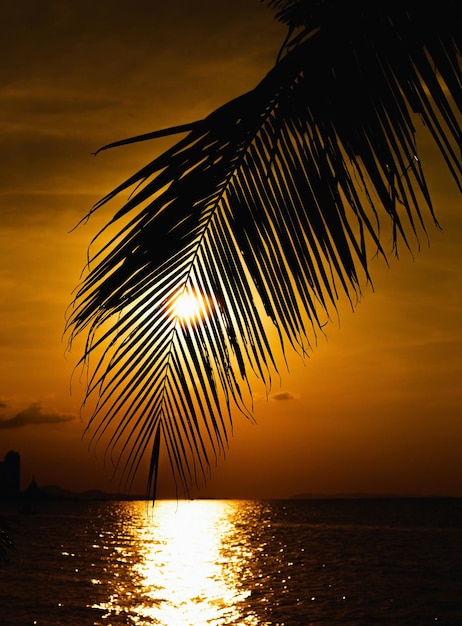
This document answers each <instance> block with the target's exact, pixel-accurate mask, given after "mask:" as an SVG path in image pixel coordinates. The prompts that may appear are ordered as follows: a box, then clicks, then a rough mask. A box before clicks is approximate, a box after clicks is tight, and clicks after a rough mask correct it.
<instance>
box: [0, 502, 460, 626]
mask: <svg viewBox="0 0 462 626" xmlns="http://www.w3.org/2000/svg"><path fill="white" fill-rule="evenodd" d="M12 521H13V529H14V536H15V539H16V544H17V547H16V550H15V551H14V552H12V554H11V558H10V562H9V563H8V564H7V565H4V566H0V624H1V626H30V625H33V624H37V625H39V626H57V625H63V626H64V625H65V626H86V625H92V626H96V625H98V626H100V625H101V626H103V625H104V626H109V625H116V624H117V625H118V624H124V625H137V626H142V625H147V624H162V625H164V626H176V625H178V626H192V625H209V624H210V625H213V626H225V625H226V626H228V625H230V624H236V625H240V624H249V625H250V624H252V625H256V626H257V625H258V626H260V625H267V624H272V625H273V624H274V625H283V624H284V625H307V626H308V625H319V624H322V625H326V626H337V625H339V626H340V625H341V626H360V625H364V626H366V625H367V626H376V625H379V624H386V625H387V626H406V625H408V624H409V625H411V624H412V625H415V626H425V625H427V624H428V625H433V626H435V625H437V626H443V625H445V626H449V625H450V626H461V625H462V500H445V499H435V500H432V499H424V500H420V499H415V500H414V499H412V500H336V501H333V500H324V501H311V500H292V501H287V500H286V501H239V500H195V501H191V502H179V503H177V502H173V501H162V502H159V503H157V504H156V506H155V508H154V511H152V509H151V507H150V505H149V504H146V503H145V502H110V503H76V502H67V503H66V502H64V503H47V504H43V505H42V506H41V508H40V510H39V512H38V513H37V514H34V515H17V516H16V517H15V518H14V519H13V520H12Z"/></svg>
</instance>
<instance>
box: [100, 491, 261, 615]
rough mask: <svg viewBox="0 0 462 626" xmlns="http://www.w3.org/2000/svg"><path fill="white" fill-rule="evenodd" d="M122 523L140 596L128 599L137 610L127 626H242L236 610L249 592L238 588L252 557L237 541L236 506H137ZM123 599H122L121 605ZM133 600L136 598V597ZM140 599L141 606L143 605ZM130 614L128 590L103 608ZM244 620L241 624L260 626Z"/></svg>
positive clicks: (169, 503)
mask: <svg viewBox="0 0 462 626" xmlns="http://www.w3.org/2000/svg"><path fill="white" fill-rule="evenodd" d="M126 510H127V512H128V511H130V513H129V519H125V520H124V521H123V527H124V532H125V533H127V532H129V533H130V535H132V538H133V545H135V546H136V558H135V559H134V561H135V562H134V564H133V565H132V570H133V575H134V576H133V577H134V579H136V580H137V582H136V586H137V587H138V593H136V594H129V595H131V597H132V602H135V603H136V606H133V605H132V607H131V609H132V610H131V611H130V613H131V615H132V619H133V616H134V615H136V616H137V617H135V618H134V619H133V622H132V623H139V624H145V623H149V624H167V625H168V626H176V625H178V626H179V625H181V626H184V625H186V624H187V625H189V626H195V625H197V626H199V625H201V626H203V625H204V624H212V625H218V624H220V625H224V624H228V623H240V622H238V621H236V620H238V619H239V617H240V612H239V610H238V608H237V606H236V605H237V604H238V603H239V602H241V601H242V600H245V598H246V597H248V596H249V595H250V593H251V591H250V589H248V588H247V589H246V588H245V586H242V585H240V584H239V582H240V580H241V575H242V573H243V572H242V570H243V568H245V567H246V565H245V563H246V562H248V561H249V559H250V558H251V556H252V555H251V554H250V553H249V552H250V551H249V548H248V547H246V543H245V542H242V541H236V538H237V537H236V528H235V524H234V521H233V520H234V519H235V517H236V515H237V516H239V513H238V511H239V504H238V502H234V501H217V500H211V501H208V500H194V501H179V502H177V501H171V500H165V501H159V502H157V503H156V504H155V506H154V509H152V505H151V504H150V503H145V502H134V503H132V504H131V506H130V509H126ZM122 596H124V598H125V599H124V600H122ZM135 598H136V599H135ZM142 598H144V601H140V599H142ZM121 601H122V604H124V605H125V607H124V609H126V608H127V604H126V603H127V588H126V585H125V584H124V582H123V581H120V589H119V593H114V594H113V595H112V596H111V598H110V599H109V601H108V602H107V603H104V604H100V605H99V608H104V609H106V610H107V612H108V616H109V615H110V614H112V615H114V614H118V613H120V612H121V609H122V607H121V606H118V604H120V603H121ZM258 623H259V622H258V620H257V618H256V616H255V621H254V619H253V618H252V617H250V616H249V615H247V616H246V619H245V624H249V625H253V624H255V625H256V624H258Z"/></svg>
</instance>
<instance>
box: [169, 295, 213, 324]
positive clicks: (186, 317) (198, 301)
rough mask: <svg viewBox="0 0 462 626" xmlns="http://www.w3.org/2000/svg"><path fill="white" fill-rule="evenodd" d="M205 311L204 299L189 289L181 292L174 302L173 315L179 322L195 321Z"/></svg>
mask: <svg viewBox="0 0 462 626" xmlns="http://www.w3.org/2000/svg"><path fill="white" fill-rule="evenodd" d="M204 313H205V306H204V301H203V298H202V297H201V296H198V295H196V294H194V293H192V292H191V291H185V292H183V293H182V294H181V295H180V296H179V297H178V299H177V300H176V302H175V305H174V308H173V315H174V317H177V318H178V319H179V320H180V321H181V322H197V321H198V320H200V319H201V318H202V317H203V316H204Z"/></svg>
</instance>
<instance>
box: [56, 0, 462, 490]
mask: <svg viewBox="0 0 462 626" xmlns="http://www.w3.org/2000/svg"><path fill="white" fill-rule="evenodd" d="M269 5H270V6H271V7H273V8H274V9H276V12H277V13H276V17H277V19H279V20H281V21H282V22H284V23H286V24H287V25H288V37H287V39H286V42H285V43H284V45H283V47H282V49H281V53H280V56H279V58H278V59H277V62H276V64H275V66H274V68H273V69H272V70H271V71H270V72H269V73H268V74H267V76H266V77H264V79H263V80H262V81H261V83H260V84H259V85H257V86H256V87H255V88H254V89H253V90H252V91H250V92H248V93H246V94H243V95H242V96H240V97H238V98H236V99H234V100H232V101H230V102H228V103H226V104H224V105H223V106H222V107H220V108H218V109H217V110H215V111H213V112H212V113H211V114H210V115H208V117H206V118H205V119H202V120H199V121H195V122H192V123H191V124H187V125H184V126H179V127H173V128H171V129H164V130H161V131H157V132H153V133H148V134H146V135H142V136H140V137H134V138H131V139H126V140H122V141H119V142H116V143H114V144H110V145H109V146H105V147H104V148H102V149H106V148H109V147H114V146H121V145H125V144H128V143H133V142H136V141H142V140H152V139H155V138H156V137H160V136H164V135H168V134H172V135H173V134H176V133H183V136H182V137H181V138H180V139H179V140H178V141H177V142H176V143H175V145H173V147H171V148H170V149H168V150H166V151H165V152H164V153H163V154H161V155H160V156H158V157H157V158H155V159H154V160H153V161H151V162H150V163H149V164H147V165H146V166H145V167H143V168H142V169H141V170H140V171H139V172H137V173H136V174H134V175H133V176H131V177H130V178H129V179H128V180H127V181H125V182H124V183H123V184H121V185H120V186H118V187H117V188H116V189H114V191H112V192H111V193H109V194H108V195H107V196H105V197H104V198H102V199H101V200H100V201H99V202H98V203H97V204H96V205H95V206H94V207H93V209H92V210H91V211H90V214H89V215H91V213H93V211H96V210H98V209H99V208H100V207H102V206H103V205H105V204H106V203H108V202H109V201H113V200H116V199H117V198H119V197H121V195H122V194H123V193H125V192H131V195H130V196H129V197H128V199H127V200H126V201H123V202H122V203H121V206H120V208H118V210H117V211H116V212H115V215H114V217H113V219H112V220H111V221H110V223H109V224H108V226H107V227H106V228H105V229H103V230H102V231H101V232H100V233H99V235H98V237H97V238H96V241H101V242H102V243H101V244H100V247H99V249H97V251H96V252H94V253H93V254H92V255H91V258H90V259H89V266H88V271H87V273H86V275H85V277H84V279H83V281H82V283H81V285H80V286H79V287H78V290H77V292H76V294H75V300H74V302H73V308H72V310H71V313H70V316H69V319H68V322H67V330H68V331H69V332H70V337H71V341H72V340H73V339H74V338H75V337H76V336H77V335H79V334H81V333H85V334H86V336H87V342H86V345H85V349H84V354H83V356H82V360H81V363H84V364H86V363H87V362H88V359H89V357H90V356H91V355H93V354H94V355H97V357H96V358H97V361H96V364H95V366H94V367H92V369H91V374H90V376H89V380H88V388H87V397H90V396H92V397H93V396H96V397H97V404H96V408H95V410H94V412H93V415H92V418H91V420H90V424H92V425H94V426H95V432H94V433H93V438H95V439H96V440H98V438H99V437H102V436H105V435H106V434H109V448H108V449H109V450H110V451H111V453H112V454H113V455H115V457H114V462H115V463H116V465H119V464H121V463H122V469H123V472H124V475H125V476H126V478H127V479H129V480H132V479H133V477H134V475H135V474H136V472H137V471H138V469H139V465H140V462H141V459H142V458H143V456H144V454H145V453H146V451H149V450H150V453H151V463H150V468H149V476H148V483H149V484H148V488H149V490H150V493H151V495H152V496H153V497H154V498H155V496H156V484H157V474H158V469H159V458H160V454H161V450H163V449H165V450H166V452H167V454H168V458H169V462H170V466H171V469H172V471H173V474H174V476H175V479H176V482H177V484H178V485H179V486H181V487H182V488H183V490H184V491H185V492H186V493H188V491H189V489H190V488H191V486H192V485H193V484H195V483H196V482H197V481H198V480H199V479H201V477H202V476H207V475H208V474H209V471H210V468H211V466H212V465H213V464H214V463H215V462H216V459H217V458H218V457H219V456H220V455H222V454H223V453H224V452H225V451H226V448H227V446H228V437H229V432H230V430H231V428H232V415H233V407H237V408H238V409H239V410H240V411H241V412H243V413H244V414H245V415H247V416H248V417H251V412H250V411H249V410H248V409H247V404H248V403H247V401H246V399H245V398H246V397H247V394H248V390H249V388H250V383H251V380H253V377H258V378H259V379H261V381H262V382H263V384H265V385H266V386H267V387H269V385H270V384H271V376H272V373H273V372H275V371H277V366H278V363H277V362H276V361H277V359H276V357H275V355H274V354H273V351H272V347H271V346H272V344H271V343H270V340H269V338H268V328H269V327H272V328H274V329H276V331H277V333H278V334H279V337H280V341H281V345H282V349H283V351H284V350H285V349H286V344H289V345H291V346H292V347H293V348H294V349H295V350H297V351H299V352H301V353H302V354H303V353H304V352H305V351H306V350H307V348H308V347H309V346H310V342H311V341H312V340H313V338H315V337H316V333H317V332H319V331H320V330H321V329H322V326H323V324H324V323H325V320H326V318H328V317H329V315H331V314H332V313H333V312H335V310H336V307H337V302H338V299H339V298H340V297H345V296H346V298H348V299H349V300H350V302H351V304H352V306H354V304H355V303H356V301H357V299H358V297H359V295H360V293H361V285H362V283H363V281H369V280H370V276H369V259H370V258H371V257H372V256H373V255H375V254H380V255H382V256H383V257H384V258H386V257H387V255H388V251H385V250H384V248H383V247H382V244H381V239H380V234H381V229H383V228H387V227H391V232H392V240H393V252H392V253H397V252H398V250H399V246H402V245H404V246H405V247H408V248H411V247H412V245H413V241H414V242H417V243H418V241H419V239H420V238H421V237H422V236H424V237H426V228H425V222H426V220H427V218H428V217H429V218H430V220H431V221H434V222H435V223H436V219H435V216H434V213H433V208H432V203H431V198H430V194H429V191H428V189H427V185H426V182H425V178H424V175H423V170H422V165H421V160H420V157H419V150H418V147H417V143H416V132H415V128H414V124H415V120H416V119H417V118H420V119H421V120H422V121H423V122H424V124H425V125H426V127H427V128H428V130H429V132H430V133H431V136H432V137H433V139H434V141H435V142H436V144H437V146H438V148H439V151H440V154H441V156H442V159H443V162H444V163H445V164H446V165H447V167H448V168H449V170H450V171H451V173H452V175H453V177H454V178H455V180H456V182H457V185H458V186H459V189H460V188H461V173H462V169H461V162H460V159H459V156H458V153H457V150H458V149H459V148H460V123H459V122H460V118H458V117H457V112H458V111H459V112H460V104H461V71H460V64H459V62H460V56H459V55H460V49H461V48H460V34H461V31H460V29H459V28H457V25H458V24H459V22H458V17H457V13H458V11H457V10H456V3H455V2H451V1H447V0H443V1H442V2H438V5H436V3H433V2H430V3H426V4H425V5H423V4H422V3H420V2H419V3H418V2H412V1H411V2H405V1H403V2H400V3H390V2H380V1H379V2H374V3H371V2H369V1H360V0H354V1H351V2H344V1H343V0H342V1H340V0H337V1H335V0H329V1H328V0H317V1H311V2H308V1H305V2H304V1H302V0H292V1H290V0H273V1H272V2H269ZM458 147H459V148H458ZM425 214H426V216H425ZM114 226H118V230H117V232H116V234H115V235H114V234H111V235H110V236H108V237H107V238H106V239H104V238H103V237H104V236H105V235H106V233H107V229H108V228H109V227H110V228H113V227H114ZM111 233H112V231H111ZM183 293H194V294H198V295H200V296H201V298H202V308H203V311H202V316H201V317H200V318H199V319H196V320H195V321H194V320H193V321H184V320H182V319H181V318H180V317H179V315H178V314H176V313H175V302H176V300H177V299H178V298H179V297H180V296H181V294H183ZM268 321H269V322H270V324H269V325H268ZM122 459H123V461H122Z"/></svg>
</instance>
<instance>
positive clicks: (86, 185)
mask: <svg viewBox="0 0 462 626" xmlns="http://www.w3.org/2000/svg"><path fill="white" fill-rule="evenodd" d="M160 4H162V5H163V6H159V5H160ZM2 23H3V34H2V40H1V43H0V46H1V47H2V50H1V51H0V52H1V57H2V60H3V63H2V65H1V67H0V75H1V80H0V91H1V94H0V102H1V105H0V106H1V113H2V114H1V115H0V126H1V132H0V137H1V142H2V144H3V145H2V147H1V150H0V159H1V164H0V172H1V188H0V216H1V222H0V229H1V241H2V246H1V251H0V256H1V266H0V289H1V294H2V297H1V300H0V333H1V336H0V351H1V356H0V367H1V378H0V458H2V457H3V455H4V454H5V453H6V452H7V451H8V450H10V449H13V450H17V451H18V452H19V453H20V454H21V460H22V486H23V487H25V486H27V484H28V482H29V481H30V479H31V478H32V476H33V475H35V478H36V480H37V482H38V483H39V484H40V485H46V484H59V485H61V486H63V487H66V488H69V489H73V490H76V491H81V490H84V489H87V488H93V487H97V488H102V489H105V490H108V491H109V490H117V489H118V483H117V481H113V482H112V483H111V482H110V476H111V472H110V469H109V468H107V469H104V467H103V459H102V456H103V455H102V451H100V453H99V455H98V458H97V459H95V457H94V455H93V454H92V453H88V451H87V443H88V442H87V441H86V440H85V441H84V442H83V443H82V442H81V435H82V432H83V429H84V425H85V420H86V418H87V417H88V414H86V413H84V414H83V416H82V417H81V416H80V411H79V407H80V403H81V401H82V399H83V392H84V386H83V384H80V383H79V381H78V379H74V382H73V384H72V395H71V394H70V380H71V374H72V369H73V366H74V365H75V363H76V361H77V359H78V358H79V356H80V352H79V350H78V345H76V346H75V348H74V349H73V351H72V352H71V354H67V355H66V354H65V349H66V343H65V341H63V339H62V333H63V328H64V316H65V309H66V307H67V306H68V304H69V303H70V301H71V298H72V296H71V292H72V290H73V289H74V287H75V286H76V285H77V283H78V280H79V275H80V271H81V269H82V267H83V264H84V262H85V254H86V247H87V245H88V243H89V241H90V239H91V237H92V236H93V235H94V234H95V233H96V232H97V230H98V227H99V226H100V225H102V223H103V222H105V221H106V220H107V219H108V218H109V216H110V210H111V207H109V208H108V209H106V210H105V211H103V212H102V213H101V215H97V216H95V218H94V219H92V220H91V221H90V222H89V223H88V224H86V225H83V226H80V227H79V228H78V229H77V230H75V231H72V232H70V231H71V229H72V228H73V227H74V226H75V224H76V223H77V222H78V221H79V220H80V219H81V218H82V217H83V216H84V215H85V213H86V212H87V211H88V210H89V208H90V207H91V206H92V204H93V203H94V202H96V201H97V200H98V199H99V198H100V197H101V196H103V195H104V194H105V193H106V192H108V191H110V190H111V189H112V188H113V187H114V186H116V184H118V183H119V182H121V181H122V180H124V179H125V178H126V177H128V176H129V175H130V174H131V173H133V172H134V171H135V170H136V169H137V168H138V167H139V166H141V165H142V164H144V162H145V161H147V159H149V158H151V157H152V156H153V155H155V154H156V153H157V152H158V151H159V150H161V149H162V147H163V146H166V145H167V144H166V143H162V142H161V141H159V142H157V143H149V144H145V145H141V144H135V145H134V146H130V147H126V148H119V149H116V150H113V151H109V152H106V153H102V154H100V155H99V156H98V157H97V158H93V157H92V156H90V153H91V152H93V151H94V150H95V149H97V148H98V147H100V146H101V145H104V144H105V143H108V142H111V141H114V140H117V139H121V138H124V137H129V136H132V135H136V134H140V133H144V132H148V131H150V130H154V129H157V128H162V127H165V126H171V125H176V124H181V123H185V122H189V121H193V120H195V119H197V118H201V117H203V116H204V115H206V114H207V113H209V112H210V111H211V110H212V109H213V108H215V107H216V106H218V105H220V104H222V103H223V102H225V101H226V100H228V99H229V98H231V97H233V96H236V95H239V94H240V93H242V92H244V91H246V90H248V89H250V88H252V87H253V86H254V85H255V84H256V83H257V82H258V81H259V80H260V79H261V78H262V77H263V75H264V74H265V73H266V72H267V71H268V70H269V69H270V67H271V65H272V64H273V63H274V60H275V56H276V53H277V50H278V48H279V45H280V43H281V42H282V40H283V37H284V34H285V31H284V29H283V28H282V26H281V25H279V24H277V23H276V22H275V21H274V20H273V16H272V12H271V11H269V10H268V9H267V8H266V7H265V6H264V5H260V4H259V2H257V1H256V0H255V1H254V2H252V1H251V0H239V1H237V2H234V3H217V2H214V1H213V0H207V1H206V0H201V1H200V2H194V3H190V2H186V0H171V1H170V2H168V3H153V2H151V1H149V2H148V1H147V0H134V1H133V2H130V3H127V2H120V1H119V0H112V1H111V2H109V1H106V0H101V1H100V2H94V1H93V2H89V1H88V0H83V1H82V0H81V1H79V2H78V3H64V6H63V3H59V2H55V1H52V0H44V1H43V2H40V3H36V2H34V1H33V0H18V2H16V3H7V5H6V6H5V7H4V10H3V15H2ZM420 130H422V129H420ZM418 139H419V135H418ZM418 145H419V147H420V149H421V150H422V152H421V157H422V155H423V156H424V158H425V161H424V167H425V168H426V171H427V176H428V182H429V184H430V186H431V189H432V191H433V194H434V196H433V197H434V202H435V208H436V212H437V216H438V219H439V220H440V223H441V225H442V227H443V231H442V232H440V231H438V230H437V229H436V228H434V227H433V226H432V224H431V223H430V222H429V233H430V240H431V246H430V247H429V248H428V247H427V245H426V242H422V244H423V245H422V249H421V251H420V252H418V251H417V249H416V250H415V258H414V260H413V259H412V258H411V256H410V255H409V254H408V253H406V252H405V251H404V250H403V252H402V258H401V259H400V261H399V262H397V261H395V260H392V262H391V267H390V268H386V267H385V265H384V263H383V262H382V261H376V262H374V263H372V265H371V271H372V276H373V279H374V286H375V293H372V291H371V290H370V289H366V290H365V295H364V299H363V301H362V303H361V304H360V306H359V307H358V308H357V309H356V311H355V313H351V312H350V311H349V310H348V309H346V308H345V310H343V311H342V315H341V328H339V327H338V325H337V324H332V325H331V326H330V327H329V328H328V329H327V336H328V339H327V340H325V339H324V338H320V340H319V345H318V346H317V348H316V350H315V351H314V352H313V354H312V356H311V358H310V359H309V360H307V361H306V362H304V363H302V362H300V360H299V359H298V358H297V357H290V373H287V372H281V374H282V383H281V385H280V386H279V381H275V383H274V386H273V389H272V391H271V394H270V397H269V399H266V397H265V396H264V394H263V390H259V389H258V388H257V389H256V390H255V391H256V393H255V417H256V419H257V422H258V425H256V426H255V425H252V424H250V423H248V422H246V421H245V420H244V419H243V418H241V417H240V416H239V415H236V419H235V436H234V438H233V439H232V441H231V446H230V450H229V453H228V455H227V459H226V461H225V462H221V463H220V464H219V466H218V467H217V468H216V469H215V470H214V473H213V476H212V479H211V480H210V481H209V483H208V486H207V488H206V489H203V490H202V492H201V495H213V496H223V497H233V496H234V497H285V496H290V495H291V494H297V493H301V492H305V493H317V494H318V493H319V494H342V493H377V494H386V493H400V494H410V493H412V494H423V495H427V494H440V495H455V496H462V479H461V477H462V454H461V450H462V420H461V417H462V391H461V388H462V384H461V381H462V345H461V344H462V323H461V322H462V248H461V246H460V242H461V241H462V216H461V215H460V195H459V193H458V190H457V188H456V186H455V183H454V182H453V181H452V180H451V179H450V178H449V176H448V175H447V174H446V173H445V172H444V171H443V170H442V168H441V167H440V166H439V165H437V164H436V161H435V152H434V151H433V150H432V149H431V146H430V145H429V143H428V141H427V138H426V137H425V136H424V135H421V139H420V142H419V143H418ZM426 163H429V165H427V166H426ZM135 488H136V489H137V490H138V491H141V492H142V491H143V489H144V476H141V477H140V481H139V483H138V484H137V485H136V486H135Z"/></svg>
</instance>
